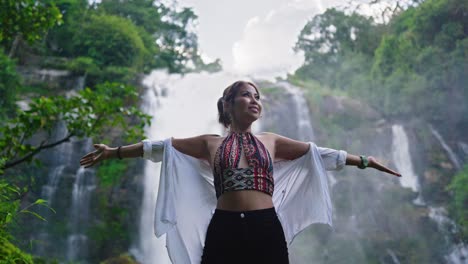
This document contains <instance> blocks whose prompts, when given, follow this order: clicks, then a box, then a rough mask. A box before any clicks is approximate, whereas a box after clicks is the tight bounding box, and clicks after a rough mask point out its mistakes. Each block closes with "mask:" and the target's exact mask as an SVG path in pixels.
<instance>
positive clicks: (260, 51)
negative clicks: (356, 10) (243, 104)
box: [179, 0, 392, 78]
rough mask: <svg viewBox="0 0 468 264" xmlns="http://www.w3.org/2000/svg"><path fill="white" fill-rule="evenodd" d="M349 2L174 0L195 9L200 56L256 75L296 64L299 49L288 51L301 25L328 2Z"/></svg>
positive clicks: (279, 72) (341, 0) (335, 1)
mask: <svg viewBox="0 0 468 264" xmlns="http://www.w3.org/2000/svg"><path fill="white" fill-rule="evenodd" d="M352 1H354V2H355V3H357V2H368V1H366V0H352ZM389 1H390V2H391V1H392V0H389ZM349 2H350V0H235V1H234V0H179V4H180V5H181V6H186V7H192V8H193V9H194V11H195V13H196V14H197V15H198V24H197V25H196V32H197V34H198V38H199V48H200V50H201V52H202V54H203V55H204V56H206V58H208V59H212V60H214V59H216V58H220V59H221V61H222V63H223V68H224V70H226V71H229V72H234V73H237V74H245V75H248V76H252V77H260V78H262V77H264V78H274V77H277V76H281V77H285V76H286V73H287V72H293V71H294V70H295V69H297V68H298V67H299V66H300V65H302V63H303V60H304V59H303V56H302V54H296V53H295V52H294V51H293V47H294V44H295V42H296V40H297V37H298V36H299V33H300V31H301V29H302V28H303V27H304V25H305V24H306V23H307V21H309V20H310V19H312V18H313V17H314V16H315V15H316V14H319V13H323V12H324V11H325V10H326V9H327V8H328V7H332V6H344V5H348V3H349ZM377 8H378V7H376V6H374V9H377ZM362 12H363V13H367V14H370V12H371V11H370V10H365V9H363V11H362Z"/></svg>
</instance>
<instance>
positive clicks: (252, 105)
mask: <svg viewBox="0 0 468 264" xmlns="http://www.w3.org/2000/svg"><path fill="white" fill-rule="evenodd" d="M231 107H232V109H230V110H231V116H232V118H233V121H248V122H254V121H255V120H257V119H258V118H260V114H261V113H262V103H261V102H260V94H258V92H257V89H255V87H253V86H252V85H250V84H247V83H246V84H243V85H242V86H241V87H240V88H239V90H238V91H237V94H236V96H235V97H234V104H233V105H231Z"/></svg>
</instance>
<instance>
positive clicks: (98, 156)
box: [80, 144, 112, 168]
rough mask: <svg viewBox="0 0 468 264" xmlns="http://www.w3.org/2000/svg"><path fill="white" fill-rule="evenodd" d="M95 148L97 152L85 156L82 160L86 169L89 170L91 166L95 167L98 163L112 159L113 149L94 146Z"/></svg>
mask: <svg viewBox="0 0 468 264" xmlns="http://www.w3.org/2000/svg"><path fill="white" fill-rule="evenodd" d="M94 148H95V149H96V150H95V151H93V152H90V153H88V154H86V155H84V156H83V157H82V158H81V159H80V165H81V166H84V167H85V168H89V167H91V166H94V165H95V164H97V163H98V162H101V161H103V160H105V159H109V158H111V153H112V149H111V148H110V147H108V146H107V145H104V144H94Z"/></svg>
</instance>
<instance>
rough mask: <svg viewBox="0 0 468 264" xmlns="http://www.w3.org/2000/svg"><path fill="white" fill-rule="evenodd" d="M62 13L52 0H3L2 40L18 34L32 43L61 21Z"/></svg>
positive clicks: (0, 35) (1, 10)
mask: <svg viewBox="0 0 468 264" xmlns="http://www.w3.org/2000/svg"><path fill="white" fill-rule="evenodd" d="M61 18H62V14H61V13H60V11H59V10H58V8H57V7H56V6H55V5H54V4H53V3H51V2H50V1H37V0H2V8H1V9H0V22H1V24H0V42H2V41H4V40H6V41H9V40H12V39H13V38H15V37H16V36H18V35H21V36H22V38H23V39H25V40H26V41H28V42H30V43H32V42H34V41H36V40H39V39H40V38H42V36H43V35H44V33H45V32H46V31H47V30H48V29H49V28H51V27H53V26H54V25H55V24H57V23H60V22H61Z"/></svg>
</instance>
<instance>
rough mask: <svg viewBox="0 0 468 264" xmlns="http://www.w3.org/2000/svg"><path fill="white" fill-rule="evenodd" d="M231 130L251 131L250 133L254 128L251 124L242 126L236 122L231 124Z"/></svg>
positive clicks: (238, 131) (236, 131)
mask: <svg viewBox="0 0 468 264" xmlns="http://www.w3.org/2000/svg"><path fill="white" fill-rule="evenodd" d="M229 132H233V133H246V132H249V133H252V128H251V125H248V126H240V125H236V124H231V126H230V127H229Z"/></svg>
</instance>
